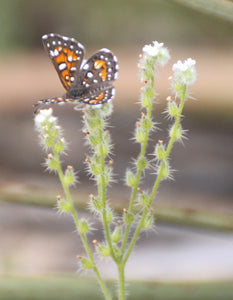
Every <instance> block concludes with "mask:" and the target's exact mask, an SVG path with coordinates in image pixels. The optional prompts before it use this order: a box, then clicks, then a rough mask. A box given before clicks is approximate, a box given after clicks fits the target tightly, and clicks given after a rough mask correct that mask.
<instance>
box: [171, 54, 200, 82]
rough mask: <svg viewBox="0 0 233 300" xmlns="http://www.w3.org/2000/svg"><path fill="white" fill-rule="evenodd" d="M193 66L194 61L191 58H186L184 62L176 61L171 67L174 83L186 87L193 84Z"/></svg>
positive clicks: (194, 73)
mask: <svg viewBox="0 0 233 300" xmlns="http://www.w3.org/2000/svg"><path fill="white" fill-rule="evenodd" d="M195 65H196V61H195V60H194V59H192V58H188V59H187V60H185V61H184V62H182V61H181V60H178V61H177V62H176V63H175V64H174V65H173V67H172V70H173V71H174V81H176V82H179V83H181V84H186V85H191V84H193V83H194V82H195V81H196V79H197V73H196V68H195Z"/></svg>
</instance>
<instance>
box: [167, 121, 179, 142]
mask: <svg viewBox="0 0 233 300" xmlns="http://www.w3.org/2000/svg"><path fill="white" fill-rule="evenodd" d="M169 135H170V137H172V138H174V139H175V140H179V139H180V138H181V137H182V127H181V125H180V124H179V125H178V126H177V127H175V125H173V126H172V127H171V129H170V131H169Z"/></svg>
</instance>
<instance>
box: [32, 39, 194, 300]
mask: <svg viewBox="0 0 233 300" xmlns="http://www.w3.org/2000/svg"><path fill="white" fill-rule="evenodd" d="M169 58H170V55H169V52H168V50H167V48H165V47H164V45H163V43H158V42H152V44H151V45H145V46H144V47H143V51H142V55H141V56H140V62H139V67H140V72H141V79H142V82H143V89H142V94H141V99H140V104H141V108H142V112H141V116H140V118H139V119H138V120H137V122H136V125H135V133H134V139H135V141H136V142H137V143H139V144H140V152H139V155H138V158H137V159H136V160H135V163H134V169H136V171H133V170H132V169H128V170H127V171H126V184H127V185H128V186H129V187H130V188H131V196H130V199H129V203H128V207H127V208H124V209H123V213H122V218H121V220H118V222H116V221H115V220H116V218H115V215H114V212H113V210H112V208H111V206H110V203H109V201H108V198H107V189H108V187H109V184H110V183H111V181H112V169H113V160H112V159H111V153H112V144H111V137H110V133H109V131H108V130H107V126H108V119H109V117H110V115H111V113H112V104H111V103H107V104H104V105H102V106H101V107H99V108H95V107H94V108H93V107H88V108H86V109H85V110H84V115H83V123H84V128H83V133H84V134H85V137H86V140H87V142H88V146H89V149H90V154H89V155H88V156H87V157H86V158H85V163H86V166H87V170H88V173H89V175H90V177H91V178H92V179H93V180H94V181H95V183H96V186H97V191H96V195H93V194H90V195H89V207H90V210H91V211H92V212H93V213H94V214H95V215H96V216H97V217H99V218H100V220H101V221H102V224H103V229H104V234H105V240H104V241H103V242H98V241H97V240H95V239H94V240H93V242H92V243H93V245H94V247H95V249H96V251H97V252H98V254H99V255H100V256H102V257H103V258H106V257H111V258H112V260H113V261H114V263H115V264H116V266H117V270H118V287H119V289H118V299H119V300H125V299H126V291H125V289H126V288H125V266H126V263H127V261H128V259H129V257H130V254H131V253H132V251H133V249H134V246H135V244H136V242H137V239H138V237H139V234H140V233H141V231H142V230H149V229H150V228H151V227H152V226H153V222H154V211H153V209H152V202H153V200H154V199H155V196H156V193H157V191H158V188H159V185H160V183H161V182H162V181H163V180H166V179H168V178H170V177H171V176H172V175H171V173H172V171H171V167H170V162H169V159H170V155H171V150H172V148H173V145H174V143H175V142H177V141H179V140H181V139H182V137H183V135H184V130H183V129H182V126H181V121H182V113H183V108H184V105H185V102H186V101H187V99H188V96H189V95H188V87H189V86H190V85H191V84H193V83H194V82H195V80H196V69H195V61H194V60H193V59H191V58H188V59H187V60H186V61H184V62H181V61H178V62H177V63H175V64H174V65H173V72H174V73H173V80H172V89H173V91H174V94H175V96H174V99H173V98H172V97H168V98H167V100H168V101H167V110H166V112H167V114H168V116H169V118H170V119H171V120H173V124H172V126H171V128H170V130H169V138H168V143H167V145H166V144H165V143H164V142H163V141H162V140H158V142H157V144H156V145H155V150H154V153H153V155H154V159H153V160H149V159H148V158H147V154H148V153H147V152H148V144H149V138H150V135H151V133H152V131H154V130H155V129H156V126H155V122H154V121H153V105H154V102H155V99H156V93H155V84H154V81H155V70H157V68H158V67H159V66H164V65H165V64H166V63H167V61H168V60H169ZM35 125H36V129H37V131H38V132H39V133H40V140H41V143H42V145H43V147H44V148H45V150H47V151H49V154H48V157H47V159H46V166H47V169H48V170H51V171H53V172H55V173H57V174H58V176H59V179H60V182H61V185H62V187H63V190H64V199H63V198H62V197H61V196H57V207H58V209H59V210H60V211H61V212H63V213H70V214H71V215H72V217H73V219H74V222H75V225H76V228H77V230H78V232H79V235H80V237H81V240H82V243H83V246H84V248H85V251H86V255H87V257H81V256H78V258H79V259H80V263H81V266H82V268H83V269H91V270H93V271H94V272H95V274H96V276H97V279H98V282H99V285H100V287H101V290H102V291H103V294H104V297H105V299H107V300H110V299H112V298H111V295H110V293H109V291H108V289H107V287H106V285H105V283H104V281H103V279H102V276H101V274H100V272H99V270H98V267H97V265H96V262H95V258H94V254H93V253H92V249H91V247H90V246H89V244H88V240H87V234H88V233H89V232H90V230H91V229H90V228H91V226H90V225H89V224H88V221H87V220H86V219H80V218H79V216H78V212H77V210H76V209H75V207H74V204H73V201H72V197H71V193H70V187H71V186H72V185H74V184H75V183H76V181H77V178H76V174H75V172H74V169H73V167H72V166H67V168H66V170H65V171H63V169H62V165H61V161H60V156H61V155H62V154H63V153H64V152H65V151H66V148H67V147H66V142H65V139H64V137H63V135H62V130H61V128H60V126H59V125H58V124H57V118H56V117H54V116H53V115H52V109H47V110H41V111H40V112H39V114H37V115H36V117H35ZM154 162H155V163H154ZM148 167H150V168H153V169H154V171H155V172H154V174H155V175H156V176H155V179H154V184H153V186H152V187H151V190H150V192H148V191H147V192H145V191H143V190H142V188H141V187H140V186H139V184H140V182H141V180H142V179H143V175H144V173H145V172H144V171H145V170H146V169H147V168H148ZM138 205H139V206H140V210H139V211H138V210H137V209H136V206H138ZM136 224H137V225H136ZM130 233H132V238H130Z"/></svg>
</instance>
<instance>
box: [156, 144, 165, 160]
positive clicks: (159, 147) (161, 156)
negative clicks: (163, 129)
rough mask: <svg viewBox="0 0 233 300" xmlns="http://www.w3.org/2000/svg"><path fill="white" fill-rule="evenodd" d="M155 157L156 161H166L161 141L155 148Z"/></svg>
mask: <svg viewBox="0 0 233 300" xmlns="http://www.w3.org/2000/svg"><path fill="white" fill-rule="evenodd" d="M155 155H156V157H157V159H159V160H163V159H166V150H165V148H164V144H163V141H161V140H159V141H158V143H157V145H156V147H155Z"/></svg>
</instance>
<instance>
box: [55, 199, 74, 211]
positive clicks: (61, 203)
mask: <svg viewBox="0 0 233 300" xmlns="http://www.w3.org/2000/svg"><path fill="white" fill-rule="evenodd" d="M57 203H58V208H59V209H60V211H62V212H65V213H66V212H70V211H71V208H72V207H71V205H70V203H69V202H67V201H65V200H59V201H58V202H57Z"/></svg>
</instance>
